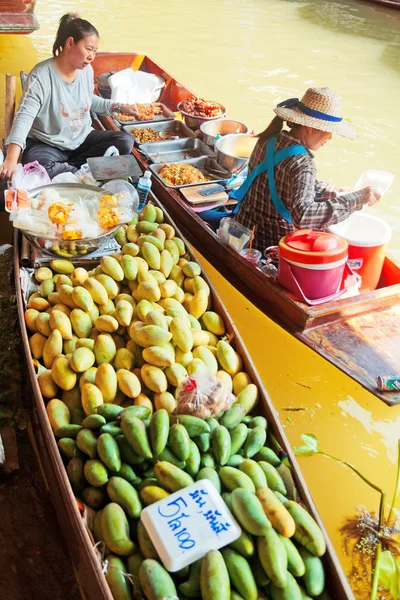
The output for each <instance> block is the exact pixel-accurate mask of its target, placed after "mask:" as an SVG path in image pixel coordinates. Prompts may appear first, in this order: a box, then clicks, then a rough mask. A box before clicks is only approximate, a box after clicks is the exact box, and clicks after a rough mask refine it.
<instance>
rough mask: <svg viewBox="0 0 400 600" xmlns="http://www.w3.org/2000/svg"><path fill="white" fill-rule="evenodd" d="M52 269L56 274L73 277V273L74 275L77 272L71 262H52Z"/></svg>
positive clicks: (56, 260)
mask: <svg viewBox="0 0 400 600" xmlns="http://www.w3.org/2000/svg"><path fill="white" fill-rule="evenodd" d="M50 267H51V268H52V269H53V271H55V272H56V273H61V274H63V275H71V273H73V272H74V270H75V267H74V265H73V264H72V263H71V262H69V260H58V259H55V260H51V261H50Z"/></svg>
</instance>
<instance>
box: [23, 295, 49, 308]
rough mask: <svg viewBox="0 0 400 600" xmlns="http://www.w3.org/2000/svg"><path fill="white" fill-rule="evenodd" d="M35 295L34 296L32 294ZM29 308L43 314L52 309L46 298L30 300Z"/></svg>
mask: <svg viewBox="0 0 400 600" xmlns="http://www.w3.org/2000/svg"><path fill="white" fill-rule="evenodd" d="M32 295H33V294H32ZM27 307H28V308H34V309H35V310H37V311H39V312H42V311H45V310H47V309H48V308H50V303H49V302H47V300H46V298H41V297H40V298H38V297H36V298H32V296H31V297H30V298H29V302H28V305H27Z"/></svg>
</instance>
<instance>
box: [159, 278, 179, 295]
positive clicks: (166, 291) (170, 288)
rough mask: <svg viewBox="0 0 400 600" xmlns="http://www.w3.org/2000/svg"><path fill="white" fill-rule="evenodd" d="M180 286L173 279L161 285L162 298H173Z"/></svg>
mask: <svg viewBox="0 0 400 600" xmlns="http://www.w3.org/2000/svg"><path fill="white" fill-rule="evenodd" d="M177 288H178V286H177V285H176V283H175V281H173V280H172V279H167V280H166V281H164V283H161V284H160V292H161V297H162V298H172V296H173V295H174V294H176V290H177Z"/></svg>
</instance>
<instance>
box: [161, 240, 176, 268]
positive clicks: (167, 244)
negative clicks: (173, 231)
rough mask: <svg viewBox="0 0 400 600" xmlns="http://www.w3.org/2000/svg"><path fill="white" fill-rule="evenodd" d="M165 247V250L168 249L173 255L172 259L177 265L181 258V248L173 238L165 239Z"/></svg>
mask: <svg viewBox="0 0 400 600" xmlns="http://www.w3.org/2000/svg"><path fill="white" fill-rule="evenodd" d="M164 248H165V250H168V252H169V253H170V255H171V256H172V261H173V263H174V265H176V264H177V263H178V260H179V250H178V247H177V245H176V244H175V243H174V242H173V240H165V243H164Z"/></svg>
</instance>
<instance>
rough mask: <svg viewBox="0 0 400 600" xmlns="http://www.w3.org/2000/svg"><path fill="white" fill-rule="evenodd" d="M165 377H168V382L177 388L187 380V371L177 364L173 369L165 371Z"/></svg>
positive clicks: (169, 368)
mask: <svg viewBox="0 0 400 600" xmlns="http://www.w3.org/2000/svg"><path fill="white" fill-rule="evenodd" d="M165 375H166V376H167V379H168V382H169V383H170V384H171V385H174V386H175V387H177V386H178V385H179V384H180V383H181V382H182V381H184V380H185V378H186V376H187V371H186V369H185V367H184V366H183V365H180V364H179V363H175V364H173V365H172V366H171V367H168V368H167V369H165Z"/></svg>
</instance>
